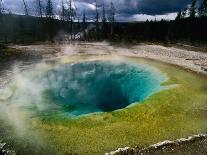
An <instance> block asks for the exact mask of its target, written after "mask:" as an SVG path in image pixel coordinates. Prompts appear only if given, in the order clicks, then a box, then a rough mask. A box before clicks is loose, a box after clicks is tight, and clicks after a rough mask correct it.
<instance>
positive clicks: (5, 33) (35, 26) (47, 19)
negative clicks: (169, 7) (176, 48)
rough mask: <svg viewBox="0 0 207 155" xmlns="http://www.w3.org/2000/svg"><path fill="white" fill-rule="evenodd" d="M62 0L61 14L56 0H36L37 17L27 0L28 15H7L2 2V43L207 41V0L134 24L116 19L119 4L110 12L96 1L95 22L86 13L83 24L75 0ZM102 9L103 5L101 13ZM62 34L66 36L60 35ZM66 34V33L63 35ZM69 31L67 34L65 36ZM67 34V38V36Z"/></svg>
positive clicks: (0, 11)
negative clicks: (171, 18)
mask: <svg viewBox="0 0 207 155" xmlns="http://www.w3.org/2000/svg"><path fill="white" fill-rule="evenodd" d="M64 2H65V1H64V0H62V1H61V4H62V6H61V10H60V11H59V17H60V18H58V19H57V18H56V13H54V10H53V0H47V3H46V4H45V3H43V2H42V1H41V0H36V17H34V16H29V7H28V6H27V3H26V1H25V0H23V6H24V12H25V16H21V15H13V14H5V13H4V9H3V5H2V3H1V2H0V21H1V22H0V27H1V29H0V42H2V43H9V42H10V43H25V42H36V41H54V40H56V41H67V40H77V39H78V40H94V41H100V40H111V41H133V40H134V41H161V42H178V41H185V42H189V43H190V42H193V43H195V42H198V43H205V42H206V41H207V31H206V27H207V0H203V2H202V3H201V5H200V6H199V8H196V6H197V5H196V0H193V1H192V4H191V6H190V7H189V8H186V9H183V10H180V11H179V12H178V15H177V17H176V20H175V21H165V20H161V21H156V20H155V21H146V22H134V23H120V22H116V19H115V16H116V8H115V7H116V6H114V4H113V2H111V5H110V8H109V9H107V10H109V12H106V9H105V5H104V4H102V5H100V4H98V2H97V1H95V7H96V9H95V12H94V14H95V16H94V21H93V22H88V19H87V15H86V12H85V11H84V12H83V17H82V20H81V23H80V20H79V18H78V17H77V16H76V10H77V8H74V6H73V4H74V2H73V1H72V0H69V1H67V3H68V4H67V5H68V8H66V7H65V5H64ZM99 8H102V12H100V11H99V10H101V9H99ZM60 34H62V36H61V35H60ZM63 34H64V35H63ZM65 34H67V35H65ZM65 36H66V37H65Z"/></svg>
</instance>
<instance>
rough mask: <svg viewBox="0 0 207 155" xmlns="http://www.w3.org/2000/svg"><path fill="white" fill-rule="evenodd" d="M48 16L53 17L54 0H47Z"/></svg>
mask: <svg viewBox="0 0 207 155" xmlns="http://www.w3.org/2000/svg"><path fill="white" fill-rule="evenodd" d="M46 16H47V17H48V18H53V16H54V14H53V3H52V0H47V6H46Z"/></svg>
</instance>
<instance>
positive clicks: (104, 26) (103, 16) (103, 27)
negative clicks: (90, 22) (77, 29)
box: [101, 3, 107, 38]
mask: <svg viewBox="0 0 207 155" xmlns="http://www.w3.org/2000/svg"><path fill="white" fill-rule="evenodd" d="M101 29H102V37H104V38H106V36H107V35H106V34H107V30H106V29H107V24H106V10H105V5H104V3H103V6H102V27H101Z"/></svg>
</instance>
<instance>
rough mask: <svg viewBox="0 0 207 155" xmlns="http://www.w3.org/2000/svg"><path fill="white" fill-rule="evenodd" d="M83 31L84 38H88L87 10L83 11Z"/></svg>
mask: <svg viewBox="0 0 207 155" xmlns="http://www.w3.org/2000/svg"><path fill="white" fill-rule="evenodd" d="M82 31H83V39H84V40H86V11H85V10H84V11H83V20H82Z"/></svg>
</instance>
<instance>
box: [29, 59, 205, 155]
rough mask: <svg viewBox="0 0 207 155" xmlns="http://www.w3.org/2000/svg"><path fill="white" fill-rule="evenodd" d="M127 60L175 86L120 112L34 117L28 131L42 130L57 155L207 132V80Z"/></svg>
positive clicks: (159, 65)
mask: <svg viewBox="0 0 207 155" xmlns="http://www.w3.org/2000/svg"><path fill="white" fill-rule="evenodd" d="M127 59H130V60H132V61H139V62H143V63H147V64H151V65H153V66H155V67H157V68H159V69H160V70H161V71H162V72H163V73H166V74H167V76H168V77H169V81H168V82H166V83H165V85H166V84H177V86H176V87H174V88H171V89H168V90H165V91H162V92H159V93H157V94H155V95H153V96H151V97H150V98H149V99H147V100H146V101H144V102H143V103H140V104H137V105H135V106H132V107H128V108H126V109H124V110H119V111H114V112H110V113H101V114H93V115H89V116H85V117H80V118H77V119H69V118H61V117H56V115H54V117H52V116H47V115H46V116H43V117H41V119H40V118H34V120H33V121H34V122H35V123H34V124H33V125H34V126H33V130H40V129H41V130H43V131H44V136H43V137H44V139H45V140H46V141H47V142H48V143H49V144H50V145H52V146H53V147H54V148H55V149H56V150H57V152H58V153H59V154H67V153H72V154H75V153H77V154H103V153H105V152H109V151H111V150H114V149H117V148H119V147H126V146H139V147H143V146H147V145H150V144H153V143H157V142H159V141H162V140H166V139H171V140H173V139H177V138H180V137H185V136H189V135H192V134H197V133H205V132H206V131H207V120H206V117H207V107H206V106H207V77H205V76H201V75H197V74H196V73H191V72H187V71H185V70H182V69H180V68H178V67H175V66H171V65H167V64H164V63H158V62H154V61H147V60H142V59H135V58H127Z"/></svg>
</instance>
